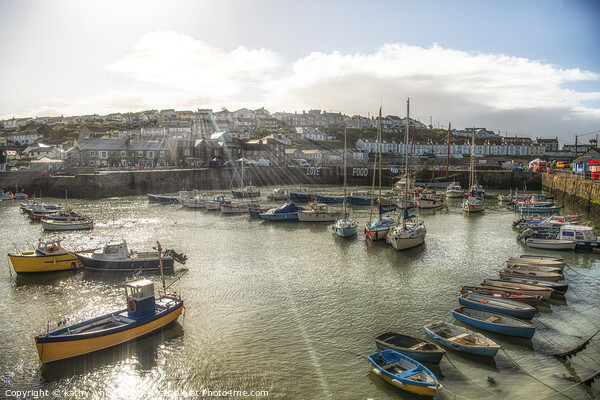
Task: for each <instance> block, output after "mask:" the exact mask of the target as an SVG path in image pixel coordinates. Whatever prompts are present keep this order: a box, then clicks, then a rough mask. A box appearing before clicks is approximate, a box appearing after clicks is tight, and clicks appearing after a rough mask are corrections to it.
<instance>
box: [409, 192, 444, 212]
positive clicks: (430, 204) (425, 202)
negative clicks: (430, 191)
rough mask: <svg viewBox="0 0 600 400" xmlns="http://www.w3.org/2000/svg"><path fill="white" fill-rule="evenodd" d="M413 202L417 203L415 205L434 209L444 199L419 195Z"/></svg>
mask: <svg viewBox="0 0 600 400" xmlns="http://www.w3.org/2000/svg"><path fill="white" fill-rule="evenodd" d="M415 203H416V204H417V207H419V208H422V209H436V208H440V207H442V206H443V205H444V200H442V199H438V198H435V197H431V196H424V195H421V196H419V197H417V201H416V202H415Z"/></svg>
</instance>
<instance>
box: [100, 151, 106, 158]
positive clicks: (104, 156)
mask: <svg viewBox="0 0 600 400" xmlns="http://www.w3.org/2000/svg"><path fill="white" fill-rule="evenodd" d="M98 157H100V158H108V151H99V152H98Z"/></svg>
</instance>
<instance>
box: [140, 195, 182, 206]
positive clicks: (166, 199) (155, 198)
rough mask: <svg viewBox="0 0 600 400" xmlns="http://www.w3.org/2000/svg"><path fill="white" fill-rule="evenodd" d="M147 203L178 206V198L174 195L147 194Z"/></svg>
mask: <svg viewBox="0 0 600 400" xmlns="http://www.w3.org/2000/svg"><path fill="white" fill-rule="evenodd" d="M147 196H148V201H149V202H150V203H157V204H179V198H178V196H175V195H165V194H151V193H148V194H147Z"/></svg>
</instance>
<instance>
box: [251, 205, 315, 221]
mask: <svg viewBox="0 0 600 400" xmlns="http://www.w3.org/2000/svg"><path fill="white" fill-rule="evenodd" d="M300 210H305V208H303V207H298V206H297V205H295V204H294V203H285V204H284V205H282V206H280V207H277V208H271V209H270V210H268V211H267V212H264V213H261V214H258V216H259V217H260V218H262V219H264V220H265V221H298V211H300Z"/></svg>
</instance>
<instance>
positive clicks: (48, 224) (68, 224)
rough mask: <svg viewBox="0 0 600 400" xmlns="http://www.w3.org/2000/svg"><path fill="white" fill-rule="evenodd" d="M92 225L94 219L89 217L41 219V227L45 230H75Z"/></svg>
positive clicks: (88, 227)
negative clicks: (54, 219)
mask: <svg viewBox="0 0 600 400" xmlns="http://www.w3.org/2000/svg"><path fill="white" fill-rule="evenodd" d="M93 227H94V221H93V220H92V219H91V218H86V219H83V220H81V219H78V220H66V221H58V220H56V221H52V220H47V219H42V228H43V229H44V230H45V231H76V230H84V229H92V228H93Z"/></svg>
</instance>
